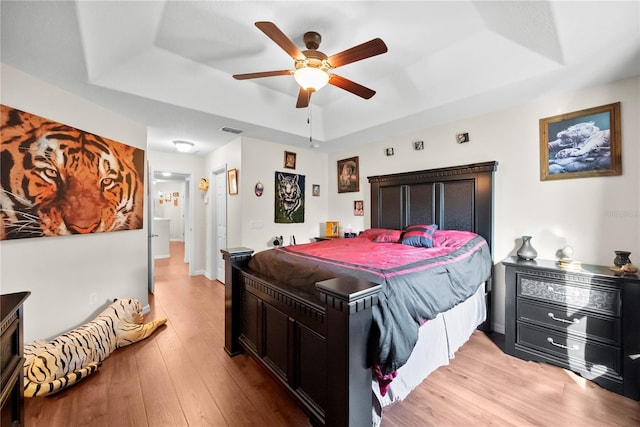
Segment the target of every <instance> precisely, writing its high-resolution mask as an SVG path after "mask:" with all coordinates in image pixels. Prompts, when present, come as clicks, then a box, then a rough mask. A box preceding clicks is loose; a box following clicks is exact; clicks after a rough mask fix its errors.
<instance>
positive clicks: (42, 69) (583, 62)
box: [0, 0, 640, 155]
mask: <svg viewBox="0 0 640 427" xmlns="http://www.w3.org/2000/svg"><path fill="white" fill-rule="evenodd" d="M1 18H2V22H1V24H2V26H1V38H2V41H1V43H2V44H1V51H0V59H1V60H2V62H3V63H5V64H7V65H10V66H12V67H14V68H17V69H20V70H22V71H24V72H26V73H28V74H31V75H33V76H36V77H38V78H40V79H42V80H45V81H48V82H50V83H52V84H54V85H56V86H59V87H62V88H64V89H65V90H67V91H69V92H72V93H75V94H77V95H79V96H82V97H84V98H87V99H90V100H91V101H93V102H95V103H97V104H100V105H103V106H105V107H106V108H108V109H110V110H113V111H116V112H119V113H120V114H122V115H123V116H126V117H129V118H131V119H133V120H135V121H138V122H140V123H143V124H145V125H146V126H147V128H148V138H149V148H150V149H154V150H161V151H170V150H173V145H172V143H171V141H173V140H176V139H181V140H189V141H192V142H194V143H195V144H196V149H197V153H198V154H199V155H204V154H207V153H209V152H211V151H212V150H214V149H216V148H217V147H219V146H221V145H224V144H225V143H227V142H229V141H231V140H233V139H235V138H237V136H236V135H233V134H229V133H225V132H220V131H219V129H220V128H221V127H222V126H230V127H234V128H238V129H241V130H243V134H242V135H244V136H249V137H252V138H256V139H262V140H271V141H274V142H280V143H284V144H290V145H293V146H300V147H308V146H309V134H310V128H309V125H308V124H307V117H308V115H309V114H311V118H312V120H311V123H312V129H311V133H312V135H313V139H314V142H319V144H320V148H319V149H320V150H323V151H335V150H342V149H344V148H345V147H348V146H355V145H358V144H362V143H367V142H371V141H373V140H378V139H383V138H388V137H389V136H394V135H402V134H406V133H411V132H414V131H417V130H420V129H425V128H427V127H429V126H434V125H438V124H442V123H449V122H453V121H456V120H460V119H463V118H465V117H471V116H475V115H478V114H482V113H485V112H489V111H493V110H497V109H501V108H505V107H508V106H512V105H517V104H520V103H523V102H526V101H527V100H530V99H532V98H535V97H538V96H541V95H545V94H550V93H558V92H562V91H568V90H574V89H578V88H580V87H584V86H591V85H594V84H600V83H605V82H609V81H614V80H619V79H621V78H626V77H631V76H635V75H640V2H638V1H623V2H614V1H586V2H578V1H551V2H549V1H495V2H492V1H449V2H445V1H421V2H417V1H410V2H400V1H377V2H351V1H340V2H331V1H325V2H307V1H304V2H293V1H288V2H284V1H280V2H264V1H258V2H250V1H77V2H72V1H7V0H2V2H1ZM256 21H271V22H273V23H275V24H276V25H277V26H278V27H279V28H280V29H281V30H282V31H283V32H284V33H285V34H286V35H287V36H289V38H291V40H293V41H294V43H296V44H297V45H298V46H299V47H300V48H301V50H304V46H303V43H302V35H303V34H304V33H305V32H307V31H317V32H319V33H320V34H321V35H322V43H321V45H320V48H319V50H321V51H322V52H324V53H325V54H327V55H329V56H330V55H332V54H334V53H337V52H340V51H343V50H345V49H347V48H350V47H352V46H355V45H357V44H360V43H363V42H365V41H368V40H371V39H373V38H376V37H380V38H382V39H383V40H384V41H385V43H386V44H387V46H388V49H389V51H388V52H387V53H386V54H383V55H379V56H376V57H373V58H369V59H366V60H363V61H359V62H356V63H353V64H349V65H346V66H344V67H340V68H338V69H336V70H334V72H335V73H336V74H339V75H341V76H343V77H346V78H348V79H350V80H353V81H355V82H357V83H360V84H362V85H364V86H366V87H369V88H372V89H374V90H376V91H377V94H376V95H375V96H374V97H373V98H371V99H369V100H364V99H361V98H359V97H357V96H355V95H353V94H351V93H348V92H346V91H344V90H342V89H339V88H337V87H334V86H327V87H325V88H323V89H321V90H320V91H318V92H317V93H315V94H314V95H313V97H312V100H311V109H310V110H308V109H296V108H295V103H296V98H297V94H298V87H297V85H296V83H295V81H294V80H293V77H291V76H279V77H269V78H263V79H255V80H244V81H237V80H235V79H233V78H232V77H231V76H232V75H233V74H239V73H248V72H258V71H271V70H281V69H293V60H292V59H291V58H290V57H289V56H288V55H287V54H286V53H285V52H284V51H283V50H282V49H280V48H279V47H278V46H277V45H276V44H275V43H274V42H273V41H271V40H270V39H269V38H268V37H267V36H265V35H264V34H263V33H262V32H261V31H260V30H258V29H257V28H256V27H255V26H254V22H256ZM453 137H454V136H453V135H452V138H453ZM257 143H258V142H257Z"/></svg>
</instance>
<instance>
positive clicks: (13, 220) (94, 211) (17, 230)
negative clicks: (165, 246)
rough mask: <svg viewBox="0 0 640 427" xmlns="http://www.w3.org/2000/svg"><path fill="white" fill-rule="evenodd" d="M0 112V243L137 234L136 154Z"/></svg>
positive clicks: (140, 193)
mask: <svg viewBox="0 0 640 427" xmlns="http://www.w3.org/2000/svg"><path fill="white" fill-rule="evenodd" d="M0 112H1V115H0V117H1V120H0V124H1V129H2V133H1V140H2V145H1V146H0V218H1V219H2V221H1V222H0V240H8V239H22V238H27V237H41V236H60V235H69V234H87V233H97V232H106V231H116V230H132V229H140V228H142V218H143V216H144V210H143V200H144V182H143V177H144V151H143V150H141V149H138V148H135V147H131V146H128V145H125V144H121V143H118V142H116V141H112V140H110V139H107V138H102V137H100V136H97V135H94V134H91V133H88V132H83V131H80V130H78V129H75V128H73V127H71V126H66V125H63V124H60V123H56V122H54V121H51V120H48V119H45V118H43V117H39V116H36V115H33V114H30V113H26V112H24V111H20V110H17V109H15V108H10V107H7V106H5V105H2V106H0Z"/></svg>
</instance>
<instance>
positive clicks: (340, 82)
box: [329, 74, 376, 99]
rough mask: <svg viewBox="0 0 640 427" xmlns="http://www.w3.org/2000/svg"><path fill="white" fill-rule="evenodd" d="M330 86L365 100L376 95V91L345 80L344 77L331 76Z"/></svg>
mask: <svg viewBox="0 0 640 427" xmlns="http://www.w3.org/2000/svg"><path fill="white" fill-rule="evenodd" d="M329 84H330V85H333V86H337V87H339V88H340V89H344V90H346V91H347V92H351V93H353V94H354V95H358V96H359V97H361V98H364V99H369V98H371V97H372V96H373V95H375V94H376V91H375V90H372V89H369V88H368V87H364V86H362V85H361V84H358V83H356V82H353V81H351V80H349V79H345V78H344V77H340V76H339V75H337V74H331V75H330V76H329Z"/></svg>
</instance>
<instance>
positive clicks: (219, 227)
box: [213, 170, 227, 283]
mask: <svg viewBox="0 0 640 427" xmlns="http://www.w3.org/2000/svg"><path fill="white" fill-rule="evenodd" d="M213 180H214V181H215V186H214V189H215V194H214V197H213V199H214V203H215V204H214V208H213V211H214V224H215V233H216V235H215V242H216V247H215V254H214V259H215V260H216V263H215V266H216V279H218V280H219V281H220V282H222V283H224V260H223V259H222V253H221V252H220V250H221V249H226V247H227V173H226V171H225V170H222V171H218V172H216V173H214V176H213Z"/></svg>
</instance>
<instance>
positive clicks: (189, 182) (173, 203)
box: [147, 170, 194, 293]
mask: <svg viewBox="0 0 640 427" xmlns="http://www.w3.org/2000/svg"><path fill="white" fill-rule="evenodd" d="M192 187H193V176H192V174H191V173H188V172H180V171H170V170H153V172H152V173H151V180H150V181H149V193H148V194H149V197H148V201H147V202H148V206H149V209H148V218H149V223H150V226H149V245H148V250H149V267H148V271H149V280H148V282H149V286H148V287H149V291H150V292H151V293H153V291H154V285H153V284H154V282H155V268H154V261H155V259H157V258H163V257H169V256H170V253H169V249H168V248H169V242H170V241H182V242H184V262H185V263H187V264H189V274H190V275H193V265H192V264H193V263H192V262H191V261H192V260H191V256H192V254H193V227H192V224H193V216H194V213H193V203H192V200H191V198H192V193H193V188H192ZM161 239H162V242H160V240H161ZM164 248H166V253H165V249H164Z"/></svg>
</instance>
